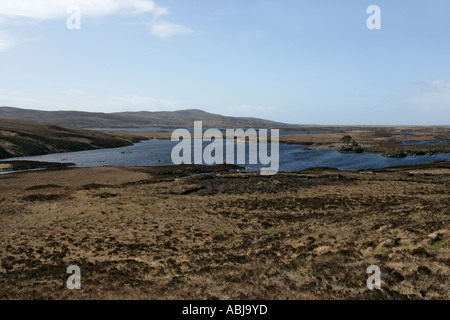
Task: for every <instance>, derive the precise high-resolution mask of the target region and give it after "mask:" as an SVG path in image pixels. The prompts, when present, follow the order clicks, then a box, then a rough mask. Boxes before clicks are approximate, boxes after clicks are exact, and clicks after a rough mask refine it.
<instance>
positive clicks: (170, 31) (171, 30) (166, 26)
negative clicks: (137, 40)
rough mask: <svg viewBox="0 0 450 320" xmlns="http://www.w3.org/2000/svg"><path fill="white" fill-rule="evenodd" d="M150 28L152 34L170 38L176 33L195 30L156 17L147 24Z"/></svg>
mask: <svg viewBox="0 0 450 320" xmlns="http://www.w3.org/2000/svg"><path fill="white" fill-rule="evenodd" d="M147 25H148V27H149V28H150V34H151V35H154V36H156V37H158V38H162V39H165V38H168V37H171V36H174V35H180V34H187V33H192V32H193V31H192V30H191V29H189V28H187V27H184V26H181V25H179V24H175V23H172V22H167V21H164V20H161V19H155V20H154V21H152V22H150V23H148V24H147Z"/></svg>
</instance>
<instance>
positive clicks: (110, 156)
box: [8, 140, 450, 172]
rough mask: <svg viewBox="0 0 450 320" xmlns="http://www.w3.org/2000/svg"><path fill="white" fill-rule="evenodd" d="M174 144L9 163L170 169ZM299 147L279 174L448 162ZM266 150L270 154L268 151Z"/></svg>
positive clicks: (285, 157) (288, 149)
mask: <svg viewBox="0 0 450 320" xmlns="http://www.w3.org/2000/svg"><path fill="white" fill-rule="evenodd" d="M176 144H178V142H172V141H170V140H151V141H144V142H140V143H137V144H135V145H134V146H130V147H124V148H114V149H100V150H90V151H80V152H70V153H58V154H49V155H43V156H35V157H21V158H12V159H8V160H34V161H49V162H66V163H70V162H71V163H75V164H77V166H80V167H98V166H160V165H172V164H173V163H172V160H171V151H172V148H173V147H174V146H175V145H176ZM205 145H206V144H205ZM246 147H247V148H248V145H246ZM302 147H304V146H300V145H280V168H279V171H285V172H288V171H298V170H302V169H306V168H312V167H333V168H337V169H341V170H359V169H369V168H371V169H376V168H383V167H389V166H397V165H407V164H416V163H424V162H431V161H437V160H446V161H450V154H438V155H434V156H428V155H425V156H417V157H410V156H408V157H405V158H386V157H383V156H380V155H376V154H365V153H362V154H354V153H339V152H336V151H330V150H314V151H312V150H301V148H302ZM268 149H269V150H270V147H269V148H268ZM192 153H193V152H192ZM235 154H236V153H235ZM247 159H248V149H247ZM247 162H248V161H247ZM243 166H244V167H249V169H248V171H259V169H260V168H261V167H267V166H261V165H248V164H246V165H243Z"/></svg>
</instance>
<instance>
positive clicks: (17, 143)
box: [0, 119, 138, 159]
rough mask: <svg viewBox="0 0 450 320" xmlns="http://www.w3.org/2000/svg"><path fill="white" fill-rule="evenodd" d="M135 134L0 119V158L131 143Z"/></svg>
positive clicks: (135, 138)
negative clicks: (122, 135) (128, 136)
mask: <svg viewBox="0 0 450 320" xmlns="http://www.w3.org/2000/svg"><path fill="white" fill-rule="evenodd" d="M137 141H138V138H137V137H130V138H123V137H118V136H113V135H111V134H106V133H102V132H95V131H88V130H82V129H68V128H63V127H57V126H52V125H43V124H37V123H34V122H28V121H19V120H5V119H0V159H5V158H10V157H19V156H32V155H41V154H48V153H57V152H71V151H81V150H90V149H100V148H114V147H124V146H129V145H132V144H133V143H134V142H137Z"/></svg>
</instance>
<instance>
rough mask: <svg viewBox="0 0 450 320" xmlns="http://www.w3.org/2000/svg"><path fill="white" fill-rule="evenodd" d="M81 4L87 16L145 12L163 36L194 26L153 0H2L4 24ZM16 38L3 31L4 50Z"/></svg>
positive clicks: (59, 15) (64, 12) (49, 16)
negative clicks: (170, 18)
mask: <svg viewBox="0 0 450 320" xmlns="http://www.w3.org/2000/svg"><path fill="white" fill-rule="evenodd" d="M71 6H78V7H79V8H80V11H81V17H82V19H83V18H84V17H88V18H89V17H93V18H102V17H108V16H113V15H119V16H143V17H146V19H148V20H147V21H149V22H148V23H146V24H147V26H148V27H149V28H150V34H151V35H153V36H156V37H159V38H168V37H171V36H174V35H181V34H187V33H191V32H192V30H191V29H189V28H187V27H185V26H182V25H179V24H176V23H172V22H167V21H165V20H163V19H162V18H161V17H163V16H168V15H169V14H170V13H169V10H168V9H167V8H165V7H162V6H159V5H157V4H156V3H155V2H154V1H153V0H1V1H0V26H1V27H2V28H3V29H5V26H16V27H17V26H18V25H21V24H29V23H39V22H42V21H49V20H58V19H67V18H68V17H69V16H70V14H71V12H68V8H69V7H71ZM13 43H14V41H12V38H11V36H10V37H9V40H8V38H6V37H5V36H4V35H3V36H2V34H1V33H0V51H2V50H3V51H4V50H6V49H7V48H9V47H10V46H11V45H12V44H13Z"/></svg>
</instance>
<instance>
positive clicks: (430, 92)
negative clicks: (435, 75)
mask: <svg viewBox="0 0 450 320" xmlns="http://www.w3.org/2000/svg"><path fill="white" fill-rule="evenodd" d="M416 85H417V86H418V90H417V91H416V92H414V93H413V94H412V95H411V96H410V98H409V100H408V102H409V103H411V104H412V105H413V106H415V107H416V108H419V109H423V110H430V111H432V110H434V111H437V110H442V111H443V110H447V111H449V110H450V83H449V82H446V81H443V80H440V79H437V80H432V81H423V82H417V83H416Z"/></svg>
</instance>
